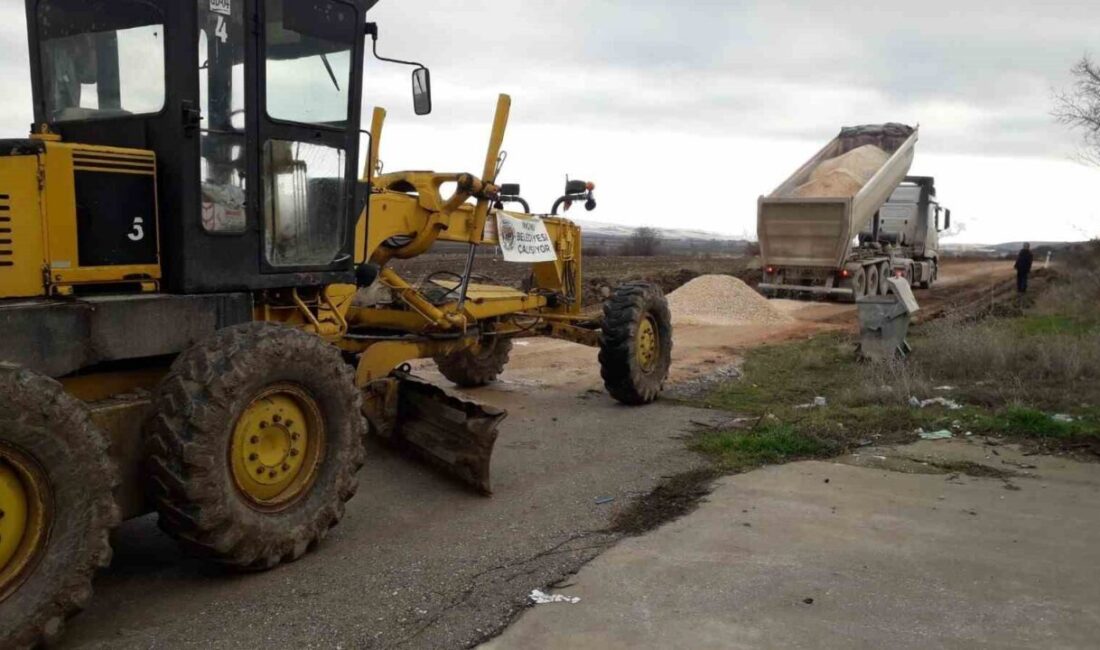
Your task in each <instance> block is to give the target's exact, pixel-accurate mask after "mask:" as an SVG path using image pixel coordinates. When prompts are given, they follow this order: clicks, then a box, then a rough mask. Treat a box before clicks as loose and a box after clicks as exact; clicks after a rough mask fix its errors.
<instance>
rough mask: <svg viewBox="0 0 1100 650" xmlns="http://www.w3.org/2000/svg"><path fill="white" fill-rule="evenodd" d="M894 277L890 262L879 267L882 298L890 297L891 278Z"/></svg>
mask: <svg viewBox="0 0 1100 650" xmlns="http://www.w3.org/2000/svg"><path fill="white" fill-rule="evenodd" d="M892 277H894V273H893V271H891V269H890V263H889V262H883V263H882V264H880V265H879V267H878V293H879V295H880V296H885V295H889V293H890V278H892Z"/></svg>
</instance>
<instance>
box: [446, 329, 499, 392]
mask: <svg viewBox="0 0 1100 650" xmlns="http://www.w3.org/2000/svg"><path fill="white" fill-rule="evenodd" d="M511 354H512V340H511V339H506V338H501V337H494V338H490V339H486V340H485V341H483V342H482V344H481V346H480V347H479V348H478V349H477V350H476V351H474V350H471V349H466V350H462V351H459V352H455V353H454V354H449V355H447V356H442V357H436V358H435V365H436V367H437V368H439V372H440V373H441V374H442V375H443V376H444V377H446V378H447V379H448V380H450V381H451V382H452V383H454V384H455V385H456V386H458V387H460V388H480V387H481V386H488V385H489V384H491V383H493V382H494V381H496V380H497V378H498V377H500V375H501V373H503V372H504V367H505V366H506V365H508V359H509V356H510V355H511Z"/></svg>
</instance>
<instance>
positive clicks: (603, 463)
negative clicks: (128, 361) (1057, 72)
mask: <svg viewBox="0 0 1100 650" xmlns="http://www.w3.org/2000/svg"><path fill="white" fill-rule="evenodd" d="M1002 267H1003V264H1000V263H997V264H990V263H980V264H972V265H971V264H964V265H958V266H955V267H948V269H946V271H945V276H946V277H945V281H944V283H943V285H942V287H941V288H940V289H937V290H935V291H934V292H933V293H932V295H930V296H928V298H927V299H926V301H927V303H932V304H934V303H936V302H937V301H939V302H940V303H943V304H947V302H949V300H950V298H951V296H952V295H957V294H958V293H959V292H960V291H962V290H964V289H965V290H974V289H973V287H977V286H980V285H981V283H983V282H986V281H987V280H986V279H985V278H986V277H987V276H989V274H992V273H998V274H1003V273H1004V271H1003V269H1002ZM978 290H980V289H978ZM787 308H789V309H790V310H791V311H792V313H794V314H795V315H796V316H797V317H798V318H799V319H801V320H800V321H799V322H796V323H794V324H793V325H791V326H789V327H783V328H779V329H776V328H774V327H746V328H714V327H688V328H682V329H680V330H679V331H678V333H677V342H676V346H677V347H676V357H675V361H676V370H675V372H674V376H673V379H674V381H679V382H683V381H685V380H690V379H691V378H693V377H698V376H703V375H706V374H708V373H713V372H714V371H715V370H716V369H718V368H720V367H723V366H725V365H728V364H732V363H734V362H735V361H736V359H737V356H738V355H739V354H740V353H741V352H743V351H744V350H745V349H748V348H749V347H751V346H754V345H759V344H761V343H763V342H768V341H776V340H782V339H785V338H791V337H796V336H805V335H806V334H809V333H812V332H815V331H820V330H824V329H829V328H837V327H846V326H850V323H851V320H850V319H851V318H852V317H853V313H852V309H853V308H852V307H850V306H847V307H844V306H836V305H830V304H822V303H799V304H795V305H788V306H787ZM521 343H525V344H526V345H520V346H518V347H517V348H516V353H515V355H514V362H513V364H512V365H510V366H509V370H508V373H507V374H506V375H505V379H506V380H505V381H503V382H501V383H500V384H499V385H497V386H495V387H493V388H491V389H485V390H481V391H476V396H477V397H478V398H479V399H482V400H485V401H488V402H491V403H494V404H497V405H499V406H503V407H506V408H507V409H508V410H509V411H510V412H511V415H510V417H509V419H508V420H507V421H506V422H505V424H504V426H503V427H502V429H501V437H500V442H499V443H498V446H497V452H496V455H495V457H494V463H493V475H494V487H495V491H496V496H495V497H493V498H482V497H478V496H474V495H472V494H470V493H468V492H464V491H463V490H462V489H460V488H457V487H456V486H455V485H453V484H451V483H450V482H449V481H447V480H446V479H443V478H441V477H439V476H437V475H436V474H434V473H433V472H431V471H430V470H428V469H425V468H424V467H422V466H420V465H418V464H415V463H412V462H410V461H407V460H405V459H403V458H400V457H397V456H395V455H393V454H392V453H390V452H389V451H387V450H385V449H382V448H379V447H372V448H371V450H370V452H371V453H370V458H369V460H368V462H367V466H366V467H365V468H364V470H363V473H362V475H361V476H362V485H361V488H360V490H359V495H358V496H357V497H356V498H355V499H354V500H353V501H352V502H351V504H350V505H349V508H348V515H347V517H346V518H345V520H344V522H343V523H342V524H341V525H340V526H339V527H337V528H336V529H335V530H334V531H333V533H332V534H331V535H330V537H329V538H328V540H327V541H326V542H325V543H324V544H323V545H322V546H321V547H320V548H319V549H318V550H317V552H315V553H312V554H310V555H308V556H306V558H304V559H303V560H301V561H299V562H297V563H295V564H293V565H289V566H285V567H282V568H280V569H277V570H275V571H272V572H269V573H266V574H261V575H235V574H227V573H224V572H222V571H220V570H219V569H217V568H212V567H211V566H209V565H207V564H204V563H202V562H197V561H194V560H189V559H187V558H185V557H183V556H181V555H180V553H179V551H178V550H177V549H176V547H175V545H174V543H172V542H171V541H170V540H169V539H168V538H167V537H165V536H164V535H163V534H162V533H160V532H159V531H158V530H157V528H156V525H155V523H154V521H153V519H152V518H150V517H146V518H143V519H139V520H135V521H131V522H128V523H126V524H124V525H123V526H122V527H121V528H120V530H119V531H118V532H117V533H116V535H115V536H114V547H115V559H114V562H113V564H112V566H111V568H110V569H109V570H108V571H106V572H105V573H104V574H103V575H102V576H101V577H100V579H99V580H98V581H97V583H96V596H95V598H94V599H93V601H92V604H91V607H90V608H89V609H88V610H87V611H86V612H85V613H84V614H83V615H82V616H80V617H78V618H77V619H75V620H74V621H73V622H72V624H71V625H70V628H69V633H68V634H67V635H66V637H65V639H64V642H63V644H62V647H64V648H108V647H109V648H120V647H121V648H230V647H233V648H236V647H265V648H288V647H295V648H299V647H300V648H312V647H317V648H334V647H346V648H361V647H366V648H390V647H417V648H421V647H428V648H433V647H440V648H454V647H464V646H467V645H470V644H473V643H476V642H478V641H479V640H482V639H484V638H486V637H487V636H489V635H491V634H492V633H493V632H495V631H497V630H499V629H501V628H502V627H503V626H504V625H506V624H507V623H508V622H509V621H510V620H511V619H512V618H513V617H514V615H515V613H517V612H518V611H519V610H521V609H522V608H523V606H524V603H525V599H526V595H527V594H528V593H529V592H530V591H531V590H532V589H535V588H539V587H543V586H545V585H547V584H550V583H553V582H555V581H557V580H559V579H561V578H562V577H564V576H566V575H569V574H570V573H571V572H573V571H575V570H576V569H578V568H579V567H580V566H582V565H583V564H584V563H585V562H587V561H588V560H590V559H591V558H592V557H594V556H595V555H597V554H599V553H600V552H601V551H602V550H603V549H605V548H607V547H608V546H609V545H610V544H612V543H614V542H615V541H616V539H615V537H614V536H612V535H609V534H607V533H604V532H601V531H603V529H604V528H606V526H607V524H608V522H609V520H610V518H611V516H612V515H613V513H614V512H615V511H616V510H617V509H618V508H621V507H623V506H624V504H626V503H628V502H630V500H631V499H633V498H635V497H637V496H639V495H641V494H645V493H647V492H648V491H649V490H651V489H652V488H653V487H654V486H655V485H656V484H657V483H658V482H659V481H660V479H661V478H662V477H664V476H667V475H671V474H676V473H679V472H682V471H686V470H688V469H691V468H692V467H694V466H696V465H697V464H698V463H700V461H699V459H698V458H696V457H695V456H693V455H692V454H691V453H689V452H688V451H686V449H685V447H684V444H683V442H682V441H681V440H680V439H679V438H680V436H682V435H683V433H684V432H685V431H686V430H687V429H689V428H690V427H691V421H693V420H694V421H704V422H705V421H716V420H717V419H721V416H717V415H716V414H713V413H709V412H706V411H699V410H696V409H690V408H686V407H682V406H677V405H674V404H670V403H667V402H666V403H659V404H656V405H654V406H652V407H647V408H644V409H629V408H626V407H621V406H619V405H617V404H615V403H614V402H612V401H611V400H610V399H609V398H608V397H607V396H606V395H604V394H603V392H602V390H601V388H602V387H601V385H600V381H599V371H598V366H597V363H596V353H595V351H593V350H589V349H585V348H580V347H578V346H573V345H569V344H565V343H558V342H552V341H524V342H521ZM607 499H613V501H611V502H610V503H607V502H606V501H607ZM601 504H602V505H601Z"/></svg>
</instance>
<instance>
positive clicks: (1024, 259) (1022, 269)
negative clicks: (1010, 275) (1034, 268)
mask: <svg viewBox="0 0 1100 650" xmlns="http://www.w3.org/2000/svg"><path fill="white" fill-rule="evenodd" d="M1034 263H1035V256H1034V255H1032V254H1031V251H1030V250H1028V249H1026V248H1025V249H1024V250H1022V251H1020V255H1019V256H1018V257H1017V258H1016V271H1017V272H1018V273H1031V265H1032V264H1034Z"/></svg>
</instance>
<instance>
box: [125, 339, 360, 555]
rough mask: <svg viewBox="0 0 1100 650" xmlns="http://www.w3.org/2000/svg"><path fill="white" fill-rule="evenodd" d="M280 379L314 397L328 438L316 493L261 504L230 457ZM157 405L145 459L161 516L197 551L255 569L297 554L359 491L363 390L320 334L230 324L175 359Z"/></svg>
mask: <svg viewBox="0 0 1100 650" xmlns="http://www.w3.org/2000/svg"><path fill="white" fill-rule="evenodd" d="M276 382H286V383H293V384H296V385H299V386H301V387H303V388H304V389H306V390H307V391H308V393H309V394H310V395H311V396H312V397H313V398H314V399H315V400H316V402H317V404H318V406H319V408H320V412H321V414H322V417H323V420H324V426H325V443H324V451H323V458H322V460H321V461H320V465H319V467H318V469H317V472H318V474H317V477H316V479H315V482H314V483H313V484H312V486H310V487H309V488H308V491H306V492H305V493H303V494H302V495H301V497H300V498H299V499H298V500H297V501H296V502H294V503H292V504H290V505H289V506H287V507H286V508H285V509H283V510H280V511H278V512H263V511H261V510H258V509H256V508H255V507H253V506H252V505H251V504H249V503H248V500H247V499H246V498H245V497H244V496H242V495H241V493H240V491H239V489H238V488H237V485H236V484H235V481H234V478H233V473H232V470H231V469H230V467H229V462H228V461H227V456H228V449H229V445H230V442H229V441H230V438H231V436H232V435H233V430H234V426H235V424H236V422H237V420H238V418H239V417H240V414H241V413H242V412H243V410H244V408H245V407H246V406H247V405H248V404H249V403H250V400H251V399H252V397H253V396H255V395H256V394H257V393H258V392H259V391H261V390H263V388H264V387H265V386H270V385H272V384H274V383H276ZM156 408H157V416H156V418H155V419H154V421H153V423H152V426H151V431H150V433H149V435H148V438H147V449H146V458H147V466H148V470H149V476H150V483H151V495H152V498H153V502H154V504H155V505H156V509H157V512H158V514H159V521H158V523H159V526H160V527H161V529H163V530H164V531H165V532H167V533H168V534H169V535H171V536H172V537H174V538H175V539H176V540H177V541H179V542H180V544H181V545H182V546H183V548H184V549H185V550H187V551H189V552H191V553H193V554H195V555H197V556H199V557H205V558H208V559H212V560H215V561H218V562H220V563H222V564H225V565H227V566H230V567H234V568H238V569H243V570H249V571H262V570H267V569H271V568H273V567H275V566H277V565H279V564H281V563H284V562H292V561H294V560H297V559H298V558H300V557H301V556H302V555H304V554H305V553H306V552H307V551H308V550H310V549H311V548H313V547H314V546H315V545H316V544H318V543H319V542H321V541H322V540H323V539H324V538H325V537H326V535H327V534H328V531H329V530H330V529H331V528H332V527H333V526H335V525H336V524H337V523H339V521H340V520H341V519H342V518H343V516H344V510H345V506H344V504H345V503H346V502H347V501H348V500H350V499H351V498H352V497H353V496H354V495H355V493H356V491H357V490H358V487H359V479H358V477H357V473H358V471H359V469H360V468H361V467H362V465H363V462H364V460H365V453H366V452H365V449H364V447H363V440H364V438H365V436H366V421H365V420H364V418H363V417H362V413H361V411H362V395H361V393H360V391H359V390H358V389H357V388H356V387H355V377H354V374H353V372H352V369H351V368H350V367H349V366H348V365H347V364H346V363H345V362H344V360H343V357H342V356H341V354H340V351H339V350H338V349H336V348H335V347H334V346H331V345H329V344H328V343H326V342H324V341H323V340H321V339H320V338H318V337H316V336H313V335H311V334H308V333H306V332H302V331H300V330H297V329H294V328H291V327H286V326H282V325H276V324H271V323H249V324H245V325H238V326H236V327H231V328H228V329H225V330H222V331H220V332H218V333H217V334H215V335H213V336H212V337H210V338H209V339H207V340H206V341H204V342H202V343H200V344H198V345H196V346H195V347H193V348H191V349H190V350H188V351H186V352H184V353H183V354H182V355H180V356H179V357H178V358H177V360H176V362H175V363H174V364H173V365H172V369H171V371H170V372H169V374H168V376H167V377H165V379H164V380H163V381H162V383H161V387H160V389H159V391H158V394H157V398H156Z"/></svg>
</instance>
